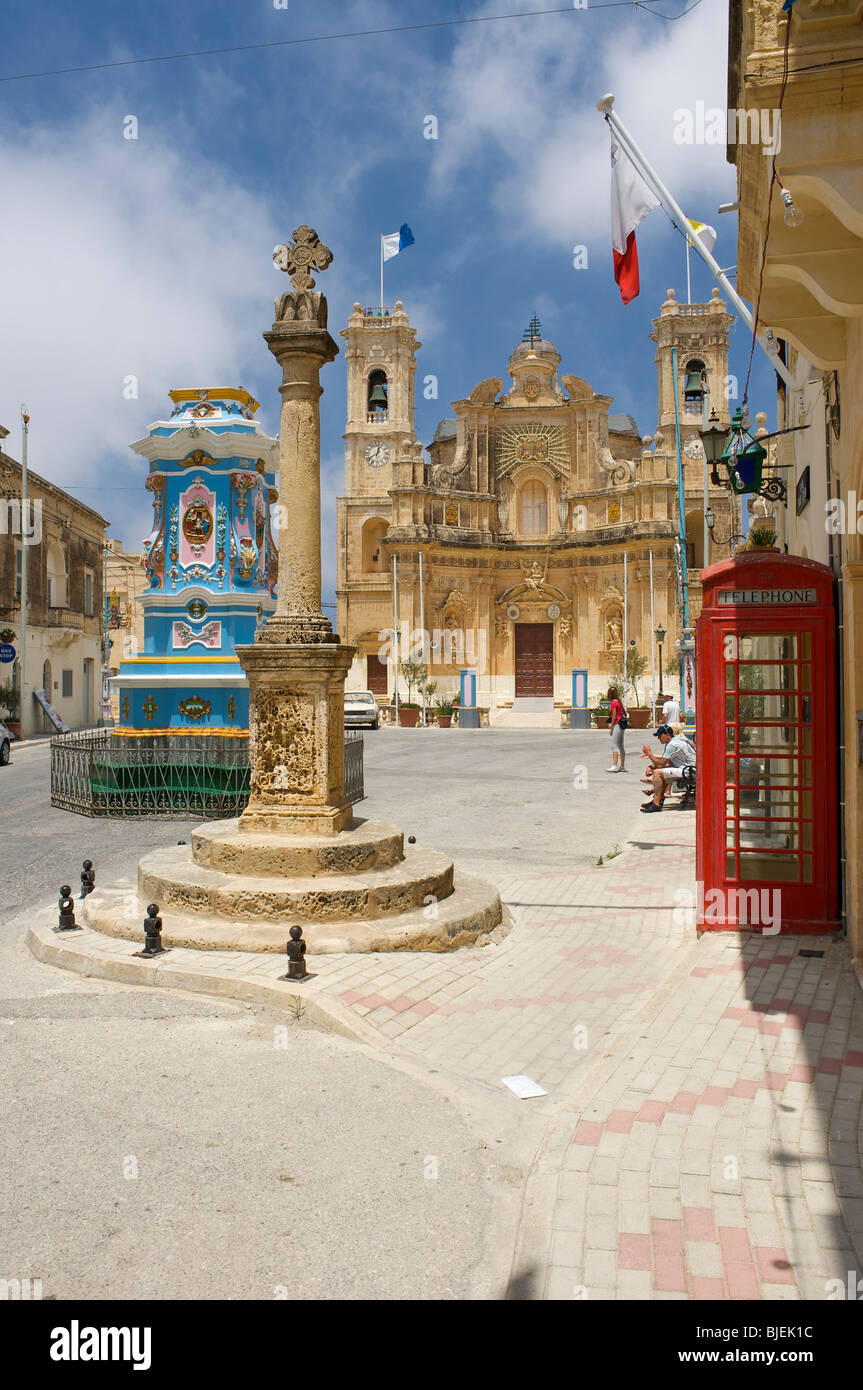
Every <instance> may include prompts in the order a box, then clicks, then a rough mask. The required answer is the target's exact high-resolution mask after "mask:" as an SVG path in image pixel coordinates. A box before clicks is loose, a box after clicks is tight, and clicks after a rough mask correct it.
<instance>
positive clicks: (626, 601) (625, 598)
mask: <svg viewBox="0 0 863 1390" xmlns="http://www.w3.org/2000/svg"><path fill="white" fill-rule="evenodd" d="M628 608H629V592H628V588H627V576H626V551H625V550H624V552H623V691H622V694H623V703H624V705H625V704H626V668H627V666H628V664H629V646H628V640H629V623H628V621H627V610H628Z"/></svg>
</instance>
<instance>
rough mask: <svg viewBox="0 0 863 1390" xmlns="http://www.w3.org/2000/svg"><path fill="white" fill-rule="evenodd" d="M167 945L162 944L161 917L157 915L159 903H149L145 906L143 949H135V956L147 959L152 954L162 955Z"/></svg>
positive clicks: (167, 948)
mask: <svg viewBox="0 0 863 1390" xmlns="http://www.w3.org/2000/svg"><path fill="white" fill-rule="evenodd" d="M169 949H170V948H169V947H166V946H163V945H162V919H161V917H160V916H159V904H158V903H150V906H149V907H148V908H147V916H146V917H145V918H144V949H143V951H135V952H134V954H135V955H136V956H141V957H143V958H145V959H149V958H150V957H152V956H164V955H165V953H166V951H167V950H169Z"/></svg>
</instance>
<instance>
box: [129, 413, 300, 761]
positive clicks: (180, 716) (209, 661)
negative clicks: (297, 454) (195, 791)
mask: <svg viewBox="0 0 863 1390" xmlns="http://www.w3.org/2000/svg"><path fill="white" fill-rule="evenodd" d="M169 394H170V396H171V399H172V401H173V402H174V409H173V411H172V412H171V416H170V419H168V420H158V421H156V423H155V424H153V425H151V427H150V431H149V433H148V434H147V435H146V436H145V437H144V438H143V439H139V440H138V441H137V443H135V444H133V445H132V446H131V447H132V448H133V449H134V450H135V452H136V453H137V454H140V455H141V456H142V458H145V459H146V460H147V462H148V464H149V473H148V476H147V481H146V488H147V491H148V492H149V493H150V494H151V496H152V499H153V529H152V531H151V533H150V536H149V537H148V539H147V540H146V541H145V543H144V547H145V553H144V561H143V563H144V568H145V570H146V573H147V587H146V589H145V590H144V593H143V594H142V595H141V596H140V598H139V600H138V601H139V602H140V603H141V604H143V608H144V650H143V651H142V652H138V653H137V654H136V655H135V656H134V657H132V658H131V659H129V660H127V661H124V662H123V663H122V665H121V666H120V670H119V674H118V675H117V676H116V677H114V683H115V685H116V686H117V688H118V690H119V704H120V719H119V724H118V726H117V728H116V729H115V731H114V732H115V734H117V735H120V736H126V737H137V738H140V737H142V736H143V737H147V736H159V735H161V736H163V737H164V736H168V737H170V736H172V735H179V734H184V735H196V734H197V735H206V736H222V737H238V736H243V735H246V734H247V733H248V728H249V690H248V685H247V682H246V677H245V675H244V673H243V668H242V667H241V665H240V663H239V661H238V660H237V657H236V655H235V652H234V649H235V647H236V646H237V644H238V643H239V644H243V643H251V642H254V640H255V633H256V631H257V630H258V628H259V627H261V626H262V624H263V623H264V622H265V621H266V620H267V618H268V617H269V616H270V614H271V613H273V612H274V610H275V606H276V583H277V578H278V551H277V549H276V545H275V541H274V539H273V533H272V529H271V519H270V508H271V504H272V503H273V502H275V501H276V497H277V494H276V490H275V479H276V470H277V468H278V448H279V445H278V440H276V439H271V438H270V436H269V435H267V434H264V432H263V430H262V429H261V427H260V425H259V424H258V423H257V422H256V421H255V419H254V415H255V412H256V411H257V409H258V402H257V401H255V400H253V398H252V397H251V396H250V395H249V393H248V391H244V390H242V389H241V388H236V389H229V390H198V391H171V392H170V393H169Z"/></svg>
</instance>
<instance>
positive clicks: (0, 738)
mask: <svg viewBox="0 0 863 1390" xmlns="http://www.w3.org/2000/svg"><path fill="white" fill-rule="evenodd" d="M11 747H12V735H11V734H10V732H9V730H8V729H7V728H6V725H5V724H4V723H3V721H2V719H0V767H5V766H6V764H7V763H8V761H9V750H10V748H11Z"/></svg>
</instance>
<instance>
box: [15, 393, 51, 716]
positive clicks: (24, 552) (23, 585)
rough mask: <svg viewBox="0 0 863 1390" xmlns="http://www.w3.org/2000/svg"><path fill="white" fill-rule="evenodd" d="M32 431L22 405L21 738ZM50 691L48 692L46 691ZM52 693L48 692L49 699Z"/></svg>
mask: <svg viewBox="0 0 863 1390" xmlns="http://www.w3.org/2000/svg"><path fill="white" fill-rule="evenodd" d="M29 433H30V416H29V415H28V414H27V407H26V405H22V407H21V652H20V655H19V657H18V675H19V677H20V681H19V684H20V688H21V696H20V700H21V703H20V708H19V713H20V715H21V723H20V728H21V739H22V741H23V740H25V739H26V737H27V724H28V723H29V720H30V704H29V701H28V699H27V570H28V567H29V559H30V551H29V548H28V541H29V538H28V535H27V530H28V521H29V514H28V510H27V436H28V434H29ZM46 693H48V692H46ZM50 698H51V695H50V693H48V699H49V700H50Z"/></svg>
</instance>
